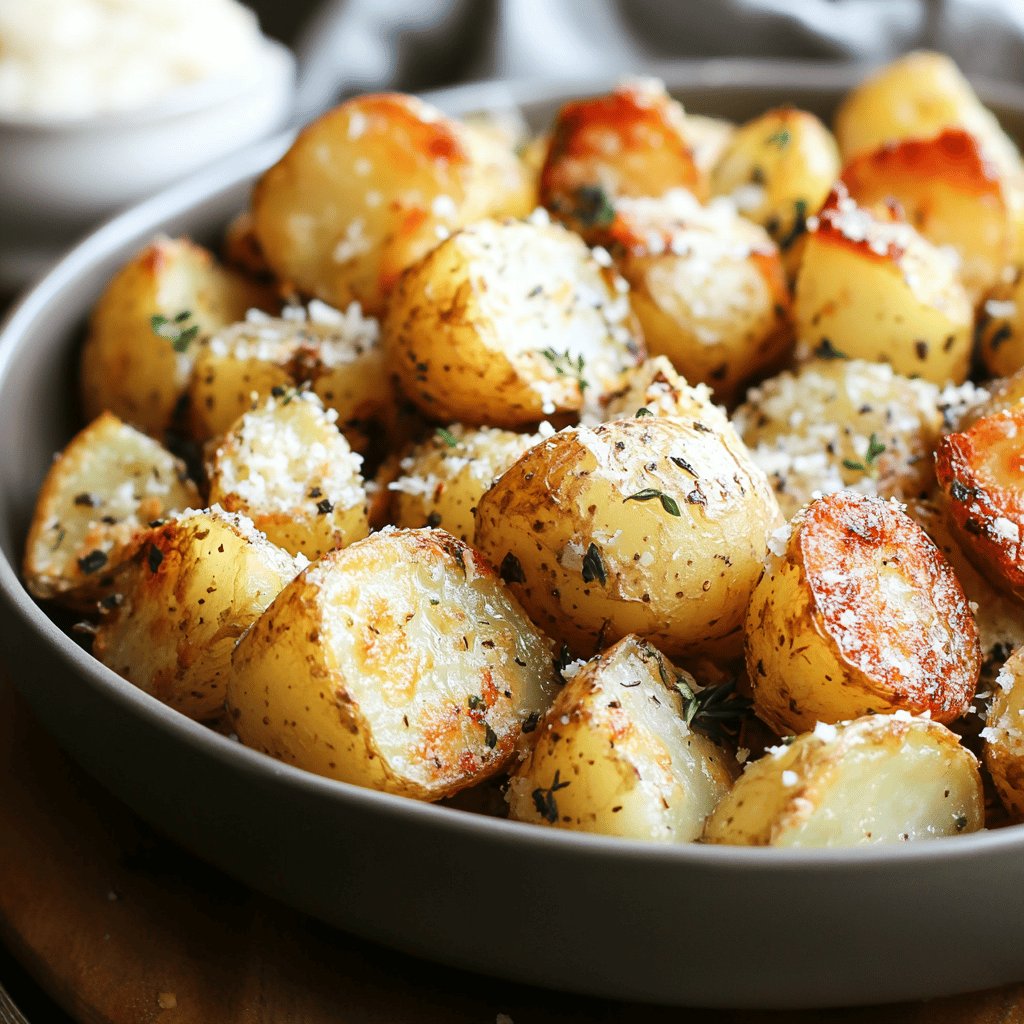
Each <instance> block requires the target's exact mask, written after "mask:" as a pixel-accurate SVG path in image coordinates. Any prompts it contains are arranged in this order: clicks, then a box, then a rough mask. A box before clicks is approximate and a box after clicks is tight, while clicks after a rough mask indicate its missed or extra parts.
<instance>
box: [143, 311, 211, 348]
mask: <svg viewBox="0 0 1024 1024" xmlns="http://www.w3.org/2000/svg"><path fill="white" fill-rule="evenodd" d="M191 319H192V311H191V310H190V309H183V310H182V311H181V312H180V313H178V314H177V315H176V316H173V317H166V316H163V315H161V314H160V313H154V314H153V315H152V316H151V317H150V318H149V327H150V330H151V331H152V332H153V333H154V334H155V335H156V336H157V337H158V338H166V339H167V340H168V341H169V342H170V343H171V348H173V349H174V351H175V352H185V351H186V350H187V349H188V347H189V345H191V344H192V342H193V341H195V339H196V335H197V334H199V324H196V323H193V324H190V325H189V326H187V327H186V326H185V325H186V324H188V321H189V320H191Z"/></svg>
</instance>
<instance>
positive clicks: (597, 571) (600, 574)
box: [583, 541, 608, 587]
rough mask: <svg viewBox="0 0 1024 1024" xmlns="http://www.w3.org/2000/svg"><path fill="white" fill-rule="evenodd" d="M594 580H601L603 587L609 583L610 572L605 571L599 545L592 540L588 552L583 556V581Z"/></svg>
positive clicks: (591, 581)
mask: <svg viewBox="0 0 1024 1024" xmlns="http://www.w3.org/2000/svg"><path fill="white" fill-rule="evenodd" d="M594 580H597V581H598V582H600V584H601V586H602V587H603V586H605V585H606V584H607V583H608V574H607V572H606V571H605V567H604V561H603V560H602V558H601V552H600V551H599V550H598V548H597V545H596V544H594V542H593V541H591V542H590V546H589V547H588V548H587V553H586V554H585V555H584V556H583V582H584V583H593V582H594Z"/></svg>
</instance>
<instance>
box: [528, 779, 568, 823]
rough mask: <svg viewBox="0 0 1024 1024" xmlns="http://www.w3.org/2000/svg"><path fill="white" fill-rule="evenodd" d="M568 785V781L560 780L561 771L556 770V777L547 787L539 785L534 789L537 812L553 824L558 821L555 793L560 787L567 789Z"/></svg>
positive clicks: (534, 803) (534, 802)
mask: <svg viewBox="0 0 1024 1024" xmlns="http://www.w3.org/2000/svg"><path fill="white" fill-rule="evenodd" d="M568 785H569V783H568V782H562V781H560V779H559V773H558V772H557V771H556V772H555V777H554V779H552V780H551V785H550V786H548V788H547V789H542V788H540V787H538V788H537V789H535V790H534V791H533V794H532V796H533V806H534V807H536V808H537V813H538V814H539V815H540V816H541V817H542V818H543V819H544V820H545V821H548V822H550V823H551V824H552V825H553V824H554V823H555V822H556V821H558V803H557V802H556V801H555V793H557V792H558V791H559V790H560V789H565V787H566V786H568Z"/></svg>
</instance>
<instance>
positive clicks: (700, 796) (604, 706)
mask: <svg viewBox="0 0 1024 1024" xmlns="http://www.w3.org/2000/svg"><path fill="white" fill-rule="evenodd" d="M679 678H682V679H683V681H684V683H685V685H686V686H687V688H688V689H689V690H690V692H692V690H693V689H694V688H696V683H695V682H694V680H693V677H692V676H690V675H689V674H688V673H680V672H679V670H678V669H676V668H675V667H674V666H673V665H672V664H671V663H670V662H669V661H668V660H667V659H666V658H665V657H664V656H663V655H662V654H660V653H659V652H658V651H657V650H656V649H655V648H653V647H652V646H651V645H650V644H649V643H647V642H646V641H645V640H641V639H640V638H639V637H636V636H627V637H624V638H623V639H622V640H620V641H619V642H618V643H617V644H615V646H614V647H612V648H611V649H609V650H608V651H605V652H604V653H603V654H601V655H599V656H598V657H596V658H594V659H593V660H592V661H590V662H589V663H588V664H587V665H585V666H584V667H583V668H582V669H580V670H579V671H578V672H577V673H576V675H575V676H573V677H572V678H571V679H570V680H569V681H568V682H567V683H566V684H565V686H564V687H563V688H562V690H561V691H560V692H559V694H558V696H557V697H556V698H555V702H554V704H553V705H552V706H551V710H550V711H549V712H548V714H547V716H546V717H545V718H544V719H542V720H541V722H540V724H539V726H538V727H537V739H536V742H535V743H534V746H533V748H532V750H531V751H530V754H529V756H528V757H527V758H526V760H525V761H524V762H523V763H522V764H521V765H520V766H519V768H518V769H517V770H516V772H515V773H514V775H513V776H512V779H511V781H510V783H509V787H508V793H507V796H506V799H507V801H508V805H509V816H510V817H512V818H515V819H517V820H519V821H529V822H533V823H535V824H538V825H540V824H547V825H553V826H555V827H556V828H566V829H571V830H573V831H576V832H598V833H601V834H603V835H611V836H624V837H626V838H630V839H651V840H655V841H657V842H666V843H689V842H693V841H694V840H695V839H697V838H698V837H699V836H700V834H701V830H702V829H703V827H704V821H705V819H706V818H707V816H708V815H709V814H710V813H711V811H712V810H713V809H714V807H715V804H717V803H718V801H719V800H721V798H722V797H723V796H724V795H725V794H726V793H727V792H728V790H729V787H730V786H731V785H732V781H733V778H734V774H735V773H734V771H733V767H732V766H731V765H730V762H732V765H735V761H734V759H733V756H732V755H731V754H730V753H727V752H726V751H725V750H723V749H722V748H721V747H719V746H716V745H715V744H714V743H713V742H712V741H711V740H710V739H708V738H707V737H706V736H704V735H702V734H701V733H699V732H695V731H694V730H693V729H691V728H690V727H689V726H688V725H687V724H686V717H685V709H684V704H683V698H682V696H681V694H680V691H679V689H678V688H677V687H676V685H675V683H676V680H677V679H679Z"/></svg>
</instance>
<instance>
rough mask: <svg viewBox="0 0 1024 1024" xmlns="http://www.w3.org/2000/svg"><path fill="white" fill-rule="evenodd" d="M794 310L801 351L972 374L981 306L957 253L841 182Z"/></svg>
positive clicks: (934, 373) (812, 239)
mask: <svg viewBox="0 0 1024 1024" xmlns="http://www.w3.org/2000/svg"><path fill="white" fill-rule="evenodd" d="M883 218H887V219H883ZM794 312H795V316H796V326H797V337H798V338H799V339H800V343H801V344H800V345H799V346H798V348H797V353H798V355H804V356H809V355H811V354H812V353H813V352H815V351H819V350H821V349H822V348H824V347H828V348H830V349H831V350H833V351H835V352H841V353H843V354H844V355H846V356H847V357H849V358H850V359H867V360H870V361H873V362H886V363H891V364H892V367H893V369H894V370H895V371H896V372H897V373H900V374H903V375H904V376H905V377H923V378H924V379H925V380H931V381H935V383H937V384H945V383H946V382H947V381H953V382H954V383H957V384H960V383H962V382H963V381H964V380H965V379H966V377H967V371H968V368H969V365H970V359H971V341H972V330H973V325H974V314H973V311H972V307H971V302H970V299H969V298H968V296H967V293H966V292H965V291H964V288H963V285H962V284H961V283H960V281H959V279H958V278H957V276H956V271H955V270H954V267H953V265H952V263H951V262H950V261H949V260H948V259H947V258H946V257H945V256H944V255H943V254H942V253H941V252H940V251H939V250H938V249H936V248H935V247H934V246H933V245H931V244H930V243H929V242H926V241H925V240H924V239H923V238H922V237H921V236H920V235H919V234H918V233H917V232H916V231H915V230H914V229H913V227H911V225H909V224H906V223H904V222H902V221H901V220H899V219H898V218H897V213H896V212H895V211H894V210H892V209H888V210H876V211H869V210H866V209H863V208H862V207H859V206H858V205H857V204H856V203H855V202H854V201H853V199H851V198H850V196H849V195H848V194H847V193H846V190H845V187H844V186H843V185H842V184H840V185H837V186H836V189H835V190H834V191H833V193H832V195H831V197H830V198H829V201H828V203H827V204H826V206H825V209H824V210H822V212H821V214H820V215H819V216H818V217H817V219H816V224H815V226H814V228H813V230H811V231H810V232H809V233H808V236H807V241H806V243H805V248H804V254H803V261H802V262H801V264H800V273H799V276H798V277H797V284H796V301H795V305H794Z"/></svg>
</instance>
